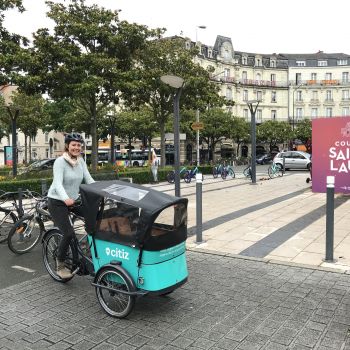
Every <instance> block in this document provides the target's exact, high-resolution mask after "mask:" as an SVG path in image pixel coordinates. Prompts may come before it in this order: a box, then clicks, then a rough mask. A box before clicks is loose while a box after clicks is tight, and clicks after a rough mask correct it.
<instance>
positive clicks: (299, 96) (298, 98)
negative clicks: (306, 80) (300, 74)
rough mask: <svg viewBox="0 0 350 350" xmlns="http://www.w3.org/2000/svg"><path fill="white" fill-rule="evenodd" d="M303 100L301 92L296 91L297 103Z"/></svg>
mask: <svg viewBox="0 0 350 350" xmlns="http://www.w3.org/2000/svg"><path fill="white" fill-rule="evenodd" d="M302 100H303V92H302V91H300V90H298V91H297V101H299V102H300V101H302Z"/></svg>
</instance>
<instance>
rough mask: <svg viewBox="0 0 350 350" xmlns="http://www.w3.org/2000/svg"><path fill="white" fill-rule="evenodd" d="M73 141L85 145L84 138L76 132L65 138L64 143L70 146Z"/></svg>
mask: <svg viewBox="0 0 350 350" xmlns="http://www.w3.org/2000/svg"><path fill="white" fill-rule="evenodd" d="M71 141H76V142H80V143H84V140H83V137H82V136H81V135H80V134H78V133H76V132H72V133H70V134H66V135H65V136H64V143H66V144H69V143H70V142H71Z"/></svg>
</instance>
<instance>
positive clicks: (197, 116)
mask: <svg viewBox="0 0 350 350" xmlns="http://www.w3.org/2000/svg"><path fill="white" fill-rule="evenodd" d="M196 122H197V123H199V109H197V114H196ZM196 145H197V166H199V163H200V155H199V129H197V131H196Z"/></svg>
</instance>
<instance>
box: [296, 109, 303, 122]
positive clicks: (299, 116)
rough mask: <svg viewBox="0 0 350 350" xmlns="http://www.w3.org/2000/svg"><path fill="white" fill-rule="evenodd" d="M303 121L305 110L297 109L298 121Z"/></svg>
mask: <svg viewBox="0 0 350 350" xmlns="http://www.w3.org/2000/svg"><path fill="white" fill-rule="evenodd" d="M302 119H303V109H302V108H297V120H302Z"/></svg>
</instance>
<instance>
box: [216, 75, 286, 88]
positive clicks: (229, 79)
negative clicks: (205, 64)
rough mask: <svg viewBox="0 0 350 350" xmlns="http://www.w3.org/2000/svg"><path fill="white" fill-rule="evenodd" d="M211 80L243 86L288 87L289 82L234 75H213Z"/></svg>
mask: <svg viewBox="0 0 350 350" xmlns="http://www.w3.org/2000/svg"><path fill="white" fill-rule="evenodd" d="M210 80H212V81H217V82H221V83H231V84H236V85H241V86H261V87H274V88H277V87H287V86H288V83H287V82H286V81H274V80H255V79H235V78H234V77H224V76H222V77H220V76H215V75H214V76H211V77H210Z"/></svg>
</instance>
